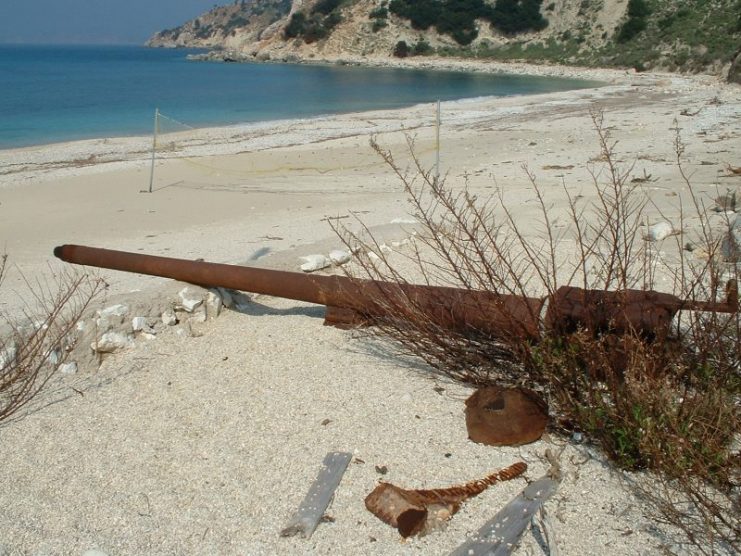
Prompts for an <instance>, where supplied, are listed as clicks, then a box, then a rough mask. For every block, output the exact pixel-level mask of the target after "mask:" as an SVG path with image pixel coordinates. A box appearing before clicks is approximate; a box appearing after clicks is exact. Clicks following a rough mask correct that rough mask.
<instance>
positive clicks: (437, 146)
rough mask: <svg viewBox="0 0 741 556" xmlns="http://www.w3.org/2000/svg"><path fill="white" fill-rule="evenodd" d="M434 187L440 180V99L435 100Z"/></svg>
mask: <svg viewBox="0 0 741 556" xmlns="http://www.w3.org/2000/svg"><path fill="white" fill-rule="evenodd" d="M435 151H436V153H437V154H436V158H435V187H437V184H438V182H439V181H440V100H438V101H437V117H436V119H435Z"/></svg>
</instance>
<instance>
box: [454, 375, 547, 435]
mask: <svg viewBox="0 0 741 556" xmlns="http://www.w3.org/2000/svg"><path fill="white" fill-rule="evenodd" d="M547 423H548V407H547V405H546V403H545V402H544V401H543V399H542V398H541V397H540V396H539V395H538V394H536V393H535V392H533V391H532V390H527V389H525V388H500V387H498V386H489V387H487V388H481V389H479V390H476V392H474V393H473V395H471V396H470V397H469V398H468V399H467V400H466V428H467V429H468V437H469V438H470V439H471V440H473V441H474V442H477V443H479V444H487V445H489V446H521V445H523V444H529V443H530V442H535V441H536V440H538V439H539V438H540V437H541V436H542V435H543V431H545V427H546V424H547Z"/></svg>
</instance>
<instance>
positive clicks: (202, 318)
mask: <svg viewBox="0 0 741 556" xmlns="http://www.w3.org/2000/svg"><path fill="white" fill-rule="evenodd" d="M188 322H206V307H205V306H202V307H198V309H196V310H195V311H193V314H191V315H190V317H189V318H188Z"/></svg>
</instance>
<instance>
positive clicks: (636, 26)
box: [617, 0, 651, 42]
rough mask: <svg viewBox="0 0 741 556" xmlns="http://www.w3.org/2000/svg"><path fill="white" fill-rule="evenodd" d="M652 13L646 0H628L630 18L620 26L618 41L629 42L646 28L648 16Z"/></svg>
mask: <svg viewBox="0 0 741 556" xmlns="http://www.w3.org/2000/svg"><path fill="white" fill-rule="evenodd" d="M650 14H651V8H650V7H649V6H648V4H647V3H646V0H629V1H628V19H627V20H626V21H625V23H623V25H622V26H621V27H620V31H619V32H618V35H617V41H618V42H628V41H630V40H632V39H633V38H634V37H635V36H636V35H638V34H639V33H641V32H642V31H644V30H645V29H646V26H647V25H648V22H647V20H646V18H647V17H648V16H649V15H650Z"/></svg>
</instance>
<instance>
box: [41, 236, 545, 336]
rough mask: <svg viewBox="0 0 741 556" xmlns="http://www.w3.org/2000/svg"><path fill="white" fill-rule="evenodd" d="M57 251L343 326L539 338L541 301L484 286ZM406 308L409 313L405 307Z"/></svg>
mask: <svg viewBox="0 0 741 556" xmlns="http://www.w3.org/2000/svg"><path fill="white" fill-rule="evenodd" d="M54 255H55V256H56V257H57V258H59V259H61V260H63V261H65V262H68V263H73V264H79V265H85V266H94V267H99V268H108V269H111V270H121V271H125V272H135V273H139V274H147V275H150V276H160V277H163V278H171V279H173V280H179V281H182V282H188V283H191V284H196V285H199V286H204V287H222V288H229V289H234V290H241V291H246V292H251V293H258V294H266V295H271V296H275V297H283V298H287V299H294V300H297V301H306V302H309V303H317V304H320V305H326V306H327V313H326V317H325V324H330V325H335V326H340V327H348V326H352V325H357V324H361V323H372V322H373V320H374V319H389V318H397V319H404V318H405V317H409V318H420V317H422V318H424V319H425V320H426V321H427V322H429V323H430V324H431V325H433V326H439V327H441V328H445V329H450V330H455V331H458V332H461V333H465V334H468V333H477V334H484V335H488V336H492V337H498V338H505V337H518V338H526V339H532V340H536V339H537V338H538V337H539V317H540V313H541V310H542V308H543V304H544V300H543V299H535V298H528V297H520V296H514V295H498V294H495V293H492V292H487V291H472V290H464V289H460V288H452V287H443V286H427V285H414V284H398V283H392V282H383V281H377V280H362V279H355V278H348V277H346V276H319V275H307V274H302V273H298V272H286V271H280V270H268V269H261V268H252V267H247V266H236V265H228V264H219V263H209V262H202V261H189V260H185V259H176V258H171V257H159V256H153V255H142V254H138V253H129V252H126V251H115V250H111V249H100V248H95V247H85V246H81V245H61V246H59V247H57V248H55V249H54ZM405 307H408V308H409V310H408V311H404V310H403V309H404V308H405ZM400 309H401V310H400Z"/></svg>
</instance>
